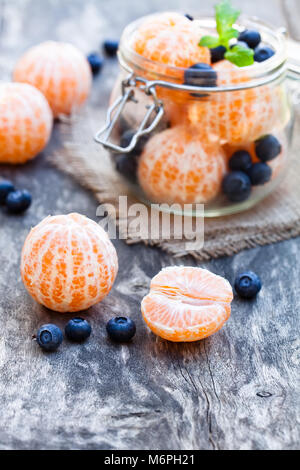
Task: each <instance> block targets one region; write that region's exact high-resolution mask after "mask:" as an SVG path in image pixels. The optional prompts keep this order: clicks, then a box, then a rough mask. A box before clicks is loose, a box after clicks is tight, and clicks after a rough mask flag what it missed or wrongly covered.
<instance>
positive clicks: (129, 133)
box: [120, 129, 148, 156]
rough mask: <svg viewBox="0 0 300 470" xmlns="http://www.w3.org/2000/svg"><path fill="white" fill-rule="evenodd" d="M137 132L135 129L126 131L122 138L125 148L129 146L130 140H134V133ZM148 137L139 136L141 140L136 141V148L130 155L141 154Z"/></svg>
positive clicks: (122, 145) (122, 144)
mask: <svg viewBox="0 0 300 470" xmlns="http://www.w3.org/2000/svg"><path fill="white" fill-rule="evenodd" d="M135 133H136V131H133V130H131V129H130V130H127V131H125V132H124V133H123V134H122V136H121V140H120V145H121V147H123V148H126V147H128V146H129V144H130V142H131V141H132V137H133V135H134V134H135ZM147 140H148V138H147V137H146V136H142V137H140V138H139V140H138V141H137V143H136V146H135V148H134V149H133V150H132V151H131V152H130V155H136V156H137V155H140V154H141V153H142V151H143V149H144V146H145V144H146V142H147Z"/></svg>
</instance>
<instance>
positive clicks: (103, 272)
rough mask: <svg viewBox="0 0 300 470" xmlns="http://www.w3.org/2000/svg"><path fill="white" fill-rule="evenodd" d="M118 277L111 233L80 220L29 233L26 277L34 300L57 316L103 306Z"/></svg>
mask: <svg viewBox="0 0 300 470" xmlns="http://www.w3.org/2000/svg"><path fill="white" fill-rule="evenodd" d="M117 272H118V258H117V253H116V250H115V248H114V246H113V244H112V243H111V241H110V240H109V238H108V235H107V234H106V232H105V231H104V230H103V229H102V228H101V227H100V226H99V225H98V224H97V223H96V222H94V221H92V220H90V219H88V218H87V217H84V216H83V215H80V214H69V215H58V216H54V217H47V218H46V219H44V220H43V221H42V222H41V223H40V224H38V225H37V226H36V227H34V228H33V229H32V230H31V232H30V233H29V235H28V237H27V239H26V241H25V244H24V247H23V251H22V261H21V274H22V279H23V282H24V285H25V287H26V289H27V290H28V292H29V294H30V295H31V296H32V297H33V298H34V299H35V300H36V301H37V302H38V303H40V304H42V305H44V306H45V307H47V308H49V309H51V310H54V311H56V312H78V311H80V310H85V309H87V308H89V307H91V306H92V305H95V304H97V303H98V302H100V301H101V300H102V299H103V298H104V297H105V296H106V295H107V294H108V293H109V291H110V290H111V288H112V285H113V283H114V281H115V278H116V275H117Z"/></svg>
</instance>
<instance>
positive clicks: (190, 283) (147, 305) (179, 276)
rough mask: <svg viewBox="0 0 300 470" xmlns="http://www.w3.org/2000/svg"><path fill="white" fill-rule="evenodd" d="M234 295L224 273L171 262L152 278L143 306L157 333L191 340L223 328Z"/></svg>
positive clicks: (174, 339) (143, 310) (185, 340)
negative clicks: (171, 264) (219, 273)
mask: <svg viewBox="0 0 300 470" xmlns="http://www.w3.org/2000/svg"><path fill="white" fill-rule="evenodd" d="M232 299H233V293H232V288H231V286H230V284H229V282H228V281H227V280H226V279H224V278H222V277H221V276H217V275H216V274H213V273H211V272H210V271H207V270H206V269H201V268H194V267H184V266H172V267H168V268H164V269H163V270H162V271H160V272H159V273H158V274H157V275H156V276H155V277H154V278H153V279H152V281H151V286H150V292H149V294H148V295H146V297H144V299H143V300H142V304H141V310H142V315H143V318H144V320H145V322H146V324H147V325H148V326H149V328H150V329H151V331H153V333H155V334H156V335H158V336H160V337H161V338H164V339H167V340H169V341H174V342H181V341H183V342H190V341H198V340H200V339H203V338H207V337H208V336H211V335H212V334H214V333H216V332H217V331H218V330H220V328H222V326H223V325H224V323H225V322H226V321H227V320H228V318H229V317H230V312H231V302H232Z"/></svg>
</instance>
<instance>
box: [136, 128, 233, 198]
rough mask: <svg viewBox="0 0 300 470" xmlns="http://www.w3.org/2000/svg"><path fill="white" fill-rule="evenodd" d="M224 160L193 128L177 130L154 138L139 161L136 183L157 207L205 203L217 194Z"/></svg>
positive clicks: (221, 154) (214, 143)
mask: <svg viewBox="0 0 300 470" xmlns="http://www.w3.org/2000/svg"><path fill="white" fill-rule="evenodd" d="M225 171H226V157H225V154H224V151H223V150H222V148H221V147H220V146H219V144H218V143H217V142H211V141H209V140H208V139H207V137H206V136H205V135H202V136H201V135H200V134H199V132H195V130H194V129H193V128H192V127H187V126H176V127H172V128H171V129H167V130H165V131H163V132H161V133H159V134H156V135H154V136H153V137H151V138H150V140H149V141H148V142H147V144H146V146H145V148H144V150H143V153H142V155H141V157H140V159H139V166H138V180H139V183H140V185H141V187H142V189H143V191H144V192H145V194H146V196H147V197H148V198H149V199H150V200H151V201H154V202H159V203H164V202H166V203H171V204H172V203H180V204H188V203H205V202H208V201H210V200H211V199H213V198H214V197H215V196H216V195H217V194H218V192H219V190H220V188H221V184H222V179H223V176H224V174H225Z"/></svg>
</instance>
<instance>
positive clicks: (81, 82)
mask: <svg viewBox="0 0 300 470" xmlns="http://www.w3.org/2000/svg"><path fill="white" fill-rule="evenodd" d="M13 79H14V81H15V82H24V83H30V84H31V85H33V86H35V87H36V88H38V89H39V90H40V91H41V92H42V93H43V94H44V95H45V96H46V98H47V100H48V102H49V104H50V106H51V108H52V111H53V114H54V116H55V117H58V116H59V115H64V114H65V115H69V114H71V113H73V112H76V111H78V109H79V108H80V107H81V106H82V105H83V104H84V103H85V101H86V100H87V98H88V96H89V93H90V89H91V84H92V73H91V68H90V66H89V64H88V61H87V59H86V58H85V56H84V55H83V54H82V53H81V52H80V50H79V49H77V48H76V47H74V46H73V45H72V44H68V43H63V42H55V41H47V42H43V43H42V44H39V45H37V46H35V47H33V48H31V49H29V50H28V51H27V52H26V53H25V54H24V55H23V56H22V57H21V58H20V59H19V61H18V62H17V64H16V67H15V69H14V74H13Z"/></svg>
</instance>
